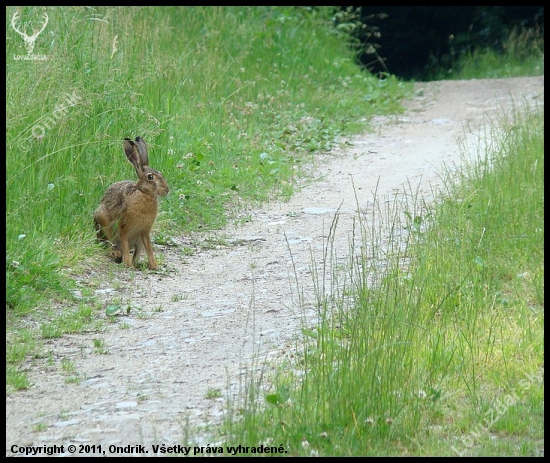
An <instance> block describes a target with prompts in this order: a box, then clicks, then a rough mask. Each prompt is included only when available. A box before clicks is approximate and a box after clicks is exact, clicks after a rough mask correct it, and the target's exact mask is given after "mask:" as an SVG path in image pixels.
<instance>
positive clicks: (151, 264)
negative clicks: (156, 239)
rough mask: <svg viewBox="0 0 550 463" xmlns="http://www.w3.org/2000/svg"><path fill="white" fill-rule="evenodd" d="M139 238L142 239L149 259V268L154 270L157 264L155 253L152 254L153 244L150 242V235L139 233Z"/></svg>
mask: <svg viewBox="0 0 550 463" xmlns="http://www.w3.org/2000/svg"><path fill="white" fill-rule="evenodd" d="M141 238H142V240H143V244H144V245H145V252H147V258H148V260H149V268H150V269H151V270H156V269H157V267H158V265H157V261H156V260H155V255H154V254H153V245H152V244H151V237H150V236H149V233H147V232H143V233H142V234H141Z"/></svg>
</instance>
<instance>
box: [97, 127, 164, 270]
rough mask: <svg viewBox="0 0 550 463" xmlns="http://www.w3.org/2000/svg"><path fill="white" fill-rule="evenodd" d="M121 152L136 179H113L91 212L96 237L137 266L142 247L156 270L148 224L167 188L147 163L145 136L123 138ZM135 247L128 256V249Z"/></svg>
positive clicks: (158, 174) (160, 176) (158, 173)
mask: <svg viewBox="0 0 550 463" xmlns="http://www.w3.org/2000/svg"><path fill="white" fill-rule="evenodd" d="M124 152H125V153H126V157H127V158H128V161H130V162H131V163H132V165H133V166H134V168H135V169H136V173H137V176H138V181H137V182H132V181H130V180H124V181H122V182H117V183H113V184H112V185H111V186H110V187H109V188H107V191H106V192H105V195H104V196H103V199H102V200H101V204H100V205H99V207H98V208H97V209H96V210H95V212H94V224H95V229H96V231H97V237H98V239H100V240H102V241H108V242H110V243H111V244H112V246H113V248H114V253H113V256H114V257H115V258H116V259H117V260H118V259H121V258H122V261H123V262H124V263H125V264H126V265H127V266H128V267H131V266H132V265H134V266H137V264H138V262H139V257H140V256H141V252H142V251H143V248H145V252H146V253H147V257H148V259H149V268H150V269H151V270H155V269H156V268H157V261H156V260H155V256H154V255H153V246H152V245H151V236H150V234H151V228H152V227H153V223H154V222H155V218H156V217H157V211H158V204H157V198H158V197H159V196H165V195H167V194H168V192H169V191H170V189H169V188H168V184H167V183H166V180H165V179H164V177H163V176H162V174H161V173H160V172H158V171H156V170H154V169H151V168H150V167H149V160H148V157H147V145H146V144H145V140H144V139H143V138H141V137H137V138H136V141H135V142H134V141H132V140H130V139H129V138H125V139H124ZM131 249H135V251H134V257H133V259H132V260H130V250H131Z"/></svg>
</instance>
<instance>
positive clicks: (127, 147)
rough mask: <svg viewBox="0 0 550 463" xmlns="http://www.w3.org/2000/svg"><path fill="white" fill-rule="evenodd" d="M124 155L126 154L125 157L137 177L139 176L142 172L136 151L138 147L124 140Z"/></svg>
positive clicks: (141, 165)
mask: <svg viewBox="0 0 550 463" xmlns="http://www.w3.org/2000/svg"><path fill="white" fill-rule="evenodd" d="M124 153H126V157H127V158H128V161H130V162H131V163H132V165H133V166H134V168H135V169H136V172H137V174H138V177H139V176H140V174H141V173H142V172H143V164H142V160H141V155H140V152H139V150H138V145H136V144H135V143H134V142H133V141H132V140H130V139H129V138H125V139H124Z"/></svg>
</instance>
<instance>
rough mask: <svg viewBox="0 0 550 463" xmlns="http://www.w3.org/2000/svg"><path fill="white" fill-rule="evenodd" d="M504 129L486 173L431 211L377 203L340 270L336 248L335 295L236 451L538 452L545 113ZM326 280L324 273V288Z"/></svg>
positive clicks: (257, 395)
mask: <svg viewBox="0 0 550 463" xmlns="http://www.w3.org/2000/svg"><path fill="white" fill-rule="evenodd" d="M503 124H504V125H503V129H504V130H503V131H502V132H499V133H501V136H500V138H499V141H498V143H496V144H492V145H491V146H490V147H488V148H487V151H486V152H485V153H482V154H484V156H482V159H481V160H480V161H479V162H477V163H474V164H465V167H464V168H463V169H462V170H460V171H459V172H454V173H451V172H449V174H448V177H447V179H446V188H445V190H444V191H443V192H442V194H440V195H439V200H438V202H437V203H436V204H435V205H427V204H425V203H424V202H423V201H422V198H420V197H418V196H416V195H415V194H414V192H413V191H411V192H409V194H408V195H405V196H403V198H402V199H401V201H399V202H396V203H393V205H392V206H387V208H386V209H383V208H382V206H381V205H382V204H388V202H384V201H383V200H382V199H383V198H375V200H376V201H375V205H374V206H373V208H372V210H368V211H366V213H365V215H364V216H361V217H360V220H361V221H360V225H359V226H358V227H357V230H356V234H361V237H362V247H361V248H359V247H354V248H353V249H352V251H353V252H352V254H353V257H354V259H353V260H352V261H350V264H349V267H348V268H347V270H346V271H345V272H341V271H338V270H336V269H335V268H336V267H335V266H336V262H338V261H337V260H336V256H334V255H333V252H332V250H331V249H332V248H331V239H332V237H331V238H329V240H328V242H327V251H326V254H327V256H326V257H325V260H328V261H330V263H331V265H332V264H334V266H331V265H328V264H327V269H329V268H333V269H335V270H331V271H330V272H331V275H332V278H331V279H330V281H331V282H332V283H331V285H332V286H331V287H330V293H331V294H330V296H328V297H327V296H325V292H324V291H322V290H320V291H319V295H318V310H319V314H320V321H319V323H318V325H317V326H316V327H315V329H313V330H312V329H305V328H304V330H303V334H304V336H303V340H302V342H301V343H299V344H298V347H297V353H296V355H295V357H294V358H293V359H289V360H287V361H285V362H284V363H283V364H281V365H279V373H278V374H275V375H271V376H270V375H267V374H265V376H266V377H265V378H264V379H263V381H262V382H261V383H259V382H258V378H255V377H254V378H251V379H250V381H249V382H248V383H247V384H246V388H245V390H244V391H243V396H244V403H243V404H241V405H239V404H233V405H232V407H231V409H230V412H229V415H228V420H227V422H226V427H225V429H224V433H225V436H226V440H227V445H238V444H241V445H248V446H252V445H259V443H261V442H270V443H272V444H274V445H283V446H284V448H285V449H286V450H287V452H288V454H289V455H307V456H310V455H330V456H336V455H344V456H360V455H363V456H365V455H367V456H379V455H392V456H405V455H432V456H433V455H448V456H454V455H491V456H497V455H499V456H500V455H541V454H543V447H544V444H543V442H544V440H543V439H544V438H543V431H544V392H543V381H542V375H543V372H544V367H543V364H544V352H543V344H544V326H543V325H544V295H543V292H544V291H543V290H544V285H543V271H544V263H543V252H544V238H543V228H544V218H543V212H544V203H543V191H544V177H543V171H544V118H543V112H542V109H540V108H539V110H537V111H535V112H534V113H529V112H527V111H525V112H522V113H519V112H518V113H515V114H514V117H513V119H512V120H509V121H507V122H503ZM502 133H504V134H506V135H505V136H502ZM333 225H334V227H337V218H335V223H334V224H333ZM383 230H391V236H390V237H389V239H387V240H382V237H383V235H382V233H381V232H382V231H383ZM405 231H406V233H404V232H405ZM384 243H389V244H384ZM380 259H383V260H384V261H385V262H386V264H387V266H386V267H385V270H384V267H382V268H381V267H380V265H379V262H380ZM312 268H316V265H315V263H313V265H312ZM328 271H329V270H327V272H328ZM326 277H327V275H323V274H322V273H318V274H316V275H315V279H316V280H315V281H316V286H317V287H318V288H323V284H324V282H325V281H326ZM372 280H374V281H372ZM260 386H261V387H260ZM239 407H242V408H239Z"/></svg>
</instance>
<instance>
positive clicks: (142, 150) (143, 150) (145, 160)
mask: <svg viewBox="0 0 550 463" xmlns="http://www.w3.org/2000/svg"><path fill="white" fill-rule="evenodd" d="M136 145H137V147H138V150H139V154H140V155H141V165H142V166H148V165H149V156H148V155H147V143H145V140H144V139H143V138H141V137H136Z"/></svg>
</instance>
